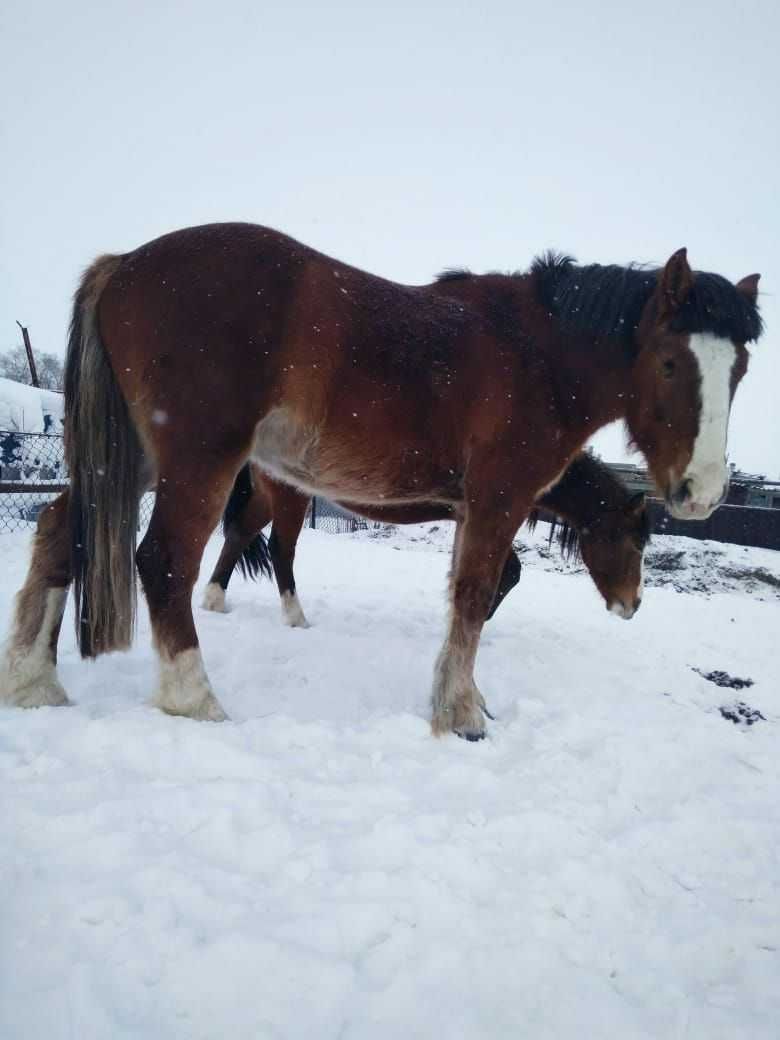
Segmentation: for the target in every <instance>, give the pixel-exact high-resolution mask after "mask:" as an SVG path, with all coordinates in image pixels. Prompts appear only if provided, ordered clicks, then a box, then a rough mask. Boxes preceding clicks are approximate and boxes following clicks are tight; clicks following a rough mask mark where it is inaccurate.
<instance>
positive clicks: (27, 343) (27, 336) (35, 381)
mask: <svg viewBox="0 0 780 1040" xmlns="http://www.w3.org/2000/svg"><path fill="white" fill-rule="evenodd" d="M16 324H17V325H18V326H19V328H20V329H21V330H22V339H23V340H24V349H25V350H26V351H27V364H28V365H29V366H30V378H31V379H32V385H33V386H37V387H40V385H41V384H40V382H39V381H38V369H37V368H36V367H35V358H34V357H33V352H32V344H31V343H30V333H29V332H28V331H27V329H26V328H25V327H24V325H22V323H21V322H20V321H17V323H16Z"/></svg>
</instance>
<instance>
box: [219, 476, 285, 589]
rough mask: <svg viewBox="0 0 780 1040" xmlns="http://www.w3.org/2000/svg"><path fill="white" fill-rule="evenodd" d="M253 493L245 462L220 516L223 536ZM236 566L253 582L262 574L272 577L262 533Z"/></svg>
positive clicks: (229, 531) (248, 546)
mask: <svg viewBox="0 0 780 1040" xmlns="http://www.w3.org/2000/svg"><path fill="white" fill-rule="evenodd" d="M253 493H254V489H253V487H252V472H251V469H250V466H249V463H248V462H247V464H246V465H245V466H242V467H241V469H240V470H239V471H238V476H237V477H236V479H235V483H234V484H233V490H232V491H231V492H230V498H228V500H227V505H226V506H225V512H224V513H223V514H222V533H223V534H224V535H225V536H227V535H229V534H231V533H232V532H231V528H232V527H233V525H234V524H235V523H236V522H237V521H238V520H239V518H240V517H241V514H242V513H243V512H244V510H245V509H246V507H247V505H248V504H249V501H250V499H251V498H252V495H253ZM236 566H237V567H238V569H239V570H240V571H241V574H242V575H243V576H244V577H245V578H251V579H252V580H253V581H255V580H256V579H257V576H258V574H264V575H265V576H266V578H269V579H270V578H272V577H273V567H272V563H271V552H270V550H269V547H268V539H267V538H266V537H265V535H264V534H263V532H262V531H259V532H258V533H257V534H256V535H255V537H254V538H253V539H252V541H251V542H250V543H249V545H247V546H246V547H245V548H244V550H243V551H242V553H241V555H240V557H239V558H238V560H237V561H236Z"/></svg>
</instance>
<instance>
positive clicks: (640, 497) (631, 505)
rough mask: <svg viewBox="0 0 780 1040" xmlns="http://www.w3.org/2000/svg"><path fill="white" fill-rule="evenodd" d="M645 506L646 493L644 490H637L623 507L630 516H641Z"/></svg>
mask: <svg viewBox="0 0 780 1040" xmlns="http://www.w3.org/2000/svg"><path fill="white" fill-rule="evenodd" d="M644 508H645V493H644V491H637V493H636V494H635V495H632V496H631V498H629V500H628V502H626V504H625V506H624V507H623V512H624V513H625V514H626V516H628V517H635V516H639V515H640V514H641V513H642V510H643V509H644Z"/></svg>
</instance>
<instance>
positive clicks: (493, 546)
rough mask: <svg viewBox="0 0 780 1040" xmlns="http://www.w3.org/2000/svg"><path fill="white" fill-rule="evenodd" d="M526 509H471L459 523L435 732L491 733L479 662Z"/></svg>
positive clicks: (474, 736)
mask: <svg viewBox="0 0 780 1040" xmlns="http://www.w3.org/2000/svg"><path fill="white" fill-rule="evenodd" d="M521 522H522V512H519V513H518V512H517V511H516V510H512V511H511V512H510V513H507V512H505V511H504V510H487V509H480V508H475V507H474V506H472V507H470V508H469V510H468V513H467V515H466V517H465V518H464V519H463V520H460V521H459V522H458V527H457V530H456V535H455V546H454V549H453V560H452V571H451V574H450V622H449V629H448V631H447V637H446V639H445V640H444V645H443V646H442V648H441V651H440V653H439V657H438V659H437V661H436V667H435V669H434V677H433V717H432V720H431V726H432V728H433V732H434V734H436V735H437V736H440V735H441V734H443V733H449V732H453V733H457V734H458V736H459V737H464V738H465V739H466V740H481V739H482V738H483V737H484V736H485V717H484V714H483V710H482V708H483V705H484V700H483V699H482V697H481V695H480V693H479V690H478V689H477V687H476V684H475V682H474V664H475V660H476V656H477V647H478V646H479V637H480V633H481V631H482V626H483V624H484V623H485V620H486V619H487V616H488V613H489V611H490V608H491V606H492V604H493V600H494V597H495V593H496V588H497V586H498V581H499V577H500V576H501V573H502V571H503V568H504V564H505V562H506V559H507V555H508V554H509V552H510V549H511V545H512V537H513V535H514V533H515V531H516V530H517V528H518V527H519V525H520V523H521Z"/></svg>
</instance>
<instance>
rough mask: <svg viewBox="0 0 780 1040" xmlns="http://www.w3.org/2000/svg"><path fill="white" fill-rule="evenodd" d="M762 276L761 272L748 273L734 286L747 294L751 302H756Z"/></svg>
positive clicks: (743, 293) (743, 294) (744, 294)
mask: <svg viewBox="0 0 780 1040" xmlns="http://www.w3.org/2000/svg"><path fill="white" fill-rule="evenodd" d="M760 277H761V275H760V274H748V275H745V277H744V278H741V279H740V280H739V281H738V282H737V284H736V285H735V286H734V288H735V289H736V290H737V292H738V293H741V294H742V296H746V297H747V299H748V300H750V302H751V303H755V302H756V298H757V296H758V280H759V278H760Z"/></svg>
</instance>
